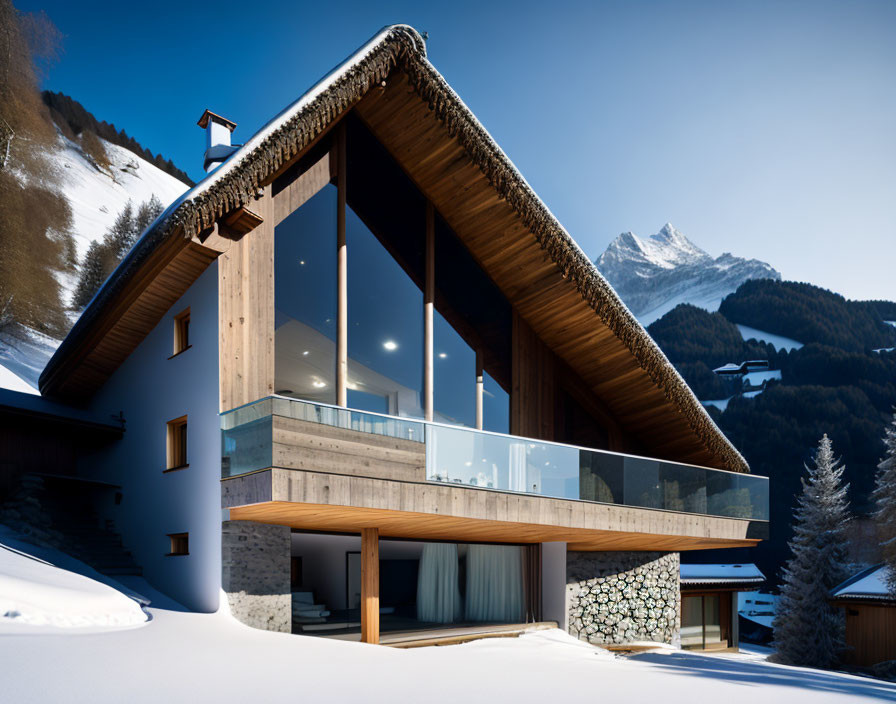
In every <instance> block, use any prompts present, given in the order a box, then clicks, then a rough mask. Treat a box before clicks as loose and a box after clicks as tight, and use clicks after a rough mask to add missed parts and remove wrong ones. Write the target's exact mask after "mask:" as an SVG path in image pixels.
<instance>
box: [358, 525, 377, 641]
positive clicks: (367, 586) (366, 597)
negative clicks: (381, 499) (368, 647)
mask: <svg viewBox="0 0 896 704" xmlns="http://www.w3.org/2000/svg"><path fill="white" fill-rule="evenodd" d="M361 642H362V643H374V644H377V643H379V642H380V536H379V529H378V528H362V529H361Z"/></svg>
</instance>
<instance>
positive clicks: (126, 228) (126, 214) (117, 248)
mask: <svg viewBox="0 0 896 704" xmlns="http://www.w3.org/2000/svg"><path fill="white" fill-rule="evenodd" d="M133 243H134V206H133V204H132V203H131V201H128V202H127V203H126V204H125V206H124V208H122V209H121V212H120V213H119V214H118V215H117V216H116V218H115V222H114V223H112V227H110V228H109V230H108V231H107V232H106V234H105V236H104V237H103V244H105V246H106V252H107V254H108V258H109V259H108V262H107V264H111V266H109V267H108V268H109V270H108V271H107V272H106V273H107V274H111V273H112V270H113V269H114V268H115V266H116V265H117V264H118V262H119V261H121V258H122V257H123V256H124V254H125V252H127V251H128V250H129V249H130V248H131V245H132V244H133Z"/></svg>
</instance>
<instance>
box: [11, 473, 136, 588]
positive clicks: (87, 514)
mask: <svg viewBox="0 0 896 704" xmlns="http://www.w3.org/2000/svg"><path fill="white" fill-rule="evenodd" d="M104 488H105V489H108V486H106V487H104ZM97 490H98V489H97V487H96V486H95V485H91V484H90V483H85V482H78V481H77V480H74V479H72V478H67V477H51V476H47V475H39V474H26V475H24V476H23V477H22V478H21V480H20V485H19V488H18V490H17V491H15V492H14V493H13V495H12V497H11V499H10V500H9V501H7V502H6V503H4V504H3V506H2V507H0V523H2V524H4V525H8V526H9V527H10V528H12V529H13V530H16V531H18V532H20V533H23V534H24V535H26V536H27V537H29V538H30V539H31V540H33V541H34V542H37V543H40V544H44V545H47V546H49V547H53V548H56V549H57V550H61V551H62V552H65V553H66V554H68V555H71V556H72V557H74V558H76V559H78V560H80V561H81V562H84V563H86V564H88V565H90V566H91V567H93V568H94V569H95V570H96V571H97V572H100V573H101V574H105V575H107V576H109V577H116V576H121V575H137V576H140V575H142V574H143V570H142V568H141V567H140V566H139V565H138V564H137V562H136V561H135V560H134V556H133V555H132V554H131V553H130V552H129V551H128V550H127V548H126V547H125V546H124V544H123V542H122V539H121V535H120V534H119V533H118V532H117V531H116V530H115V525H114V523H113V522H112V521H109V520H106V521H102V520H100V518H99V517H98V516H97V514H96V511H95V510H94V508H93V502H92V498H93V497H94V496H95V493H96V491H97Z"/></svg>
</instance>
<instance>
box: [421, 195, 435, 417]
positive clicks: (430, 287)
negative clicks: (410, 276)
mask: <svg viewBox="0 0 896 704" xmlns="http://www.w3.org/2000/svg"><path fill="white" fill-rule="evenodd" d="M435 230H436V226H435V210H434V209H433V207H432V203H430V202H429V201H426V281H425V283H424V291H423V340H424V344H423V417H424V419H426V420H432V417H433V407H434V399H433V371H434V370H433V361H432V360H433V302H434V301H435V297H436V252H435V250H436V242H435V240H436V234H435Z"/></svg>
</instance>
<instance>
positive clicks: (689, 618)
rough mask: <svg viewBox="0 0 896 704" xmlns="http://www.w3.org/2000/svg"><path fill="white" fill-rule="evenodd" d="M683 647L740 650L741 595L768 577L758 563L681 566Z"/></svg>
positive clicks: (690, 648) (756, 586)
mask: <svg viewBox="0 0 896 704" xmlns="http://www.w3.org/2000/svg"><path fill="white" fill-rule="evenodd" d="M679 574H680V582H681V647H682V648H686V649H688V650H737V648H738V641H739V640H740V638H739V635H740V633H739V631H740V629H739V620H738V595H739V594H740V592H746V591H752V590H754V589H758V588H759V587H761V586H762V585H763V584H764V583H765V576H764V575H763V574H762V572H760V571H759V568H758V567H756V565H752V564H743V565H688V564H683V565H681V569H680V571H679Z"/></svg>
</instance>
